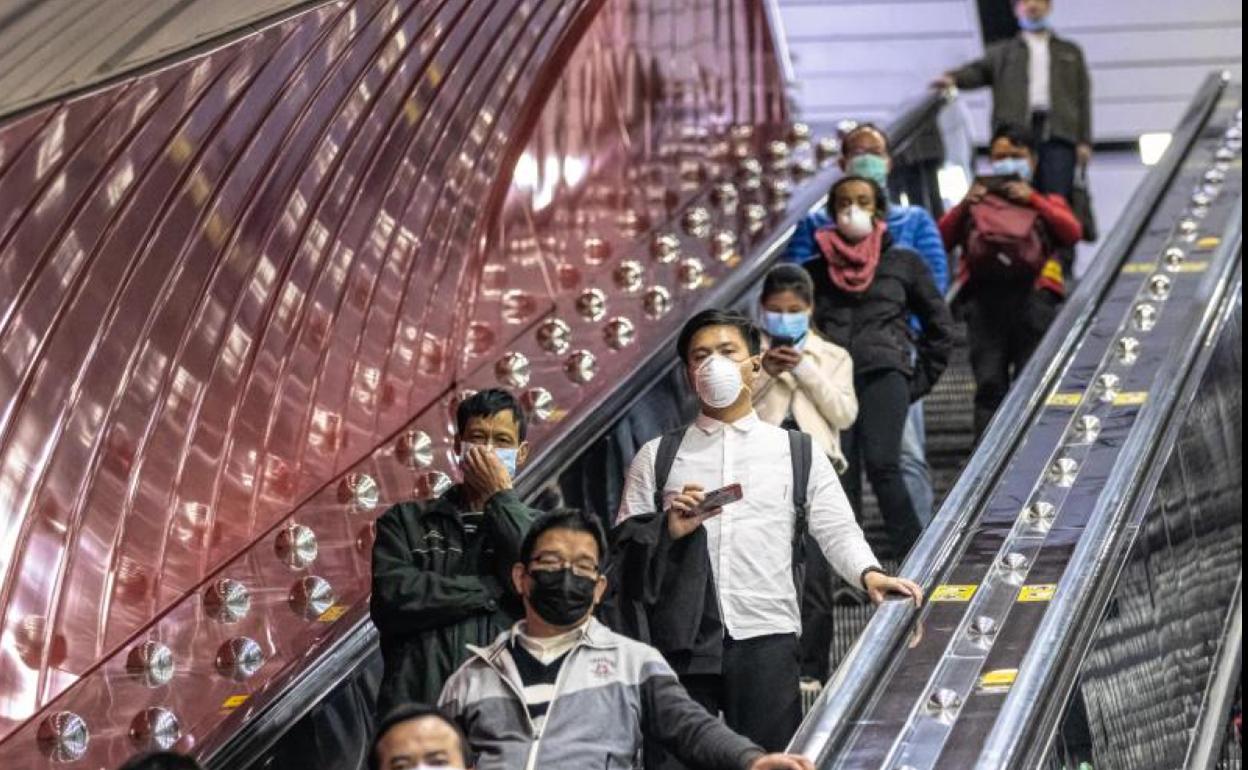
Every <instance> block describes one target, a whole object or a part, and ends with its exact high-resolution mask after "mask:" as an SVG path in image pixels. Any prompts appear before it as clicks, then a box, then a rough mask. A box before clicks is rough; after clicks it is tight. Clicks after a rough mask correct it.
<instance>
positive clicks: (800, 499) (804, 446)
mask: <svg viewBox="0 0 1248 770" xmlns="http://www.w3.org/2000/svg"><path fill="white" fill-rule="evenodd" d="M789 457H790V459H791V460H792V461H793V510H794V512H795V513H796V516H797V518H796V521H795V522H794V525H793V541H794V543H796V542H797V541H799V540H803V539H804V538H805V537H806V531H807V530H808V529H809V527H808V522H807V518H808V514H809V512H810V506H809V503H808V502H807V500H806V488H807V487H809V486H810V464H811V462H812V460H813V457H814V455H813V450H812V448H811V442H810V435H809V434H807V433H802V432H801V431H800V430H790V431H789Z"/></svg>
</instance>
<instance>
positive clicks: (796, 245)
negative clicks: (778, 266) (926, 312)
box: [781, 203, 949, 296]
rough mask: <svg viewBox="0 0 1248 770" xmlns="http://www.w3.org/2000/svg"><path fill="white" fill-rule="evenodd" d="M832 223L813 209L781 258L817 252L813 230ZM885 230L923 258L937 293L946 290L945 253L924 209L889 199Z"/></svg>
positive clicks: (807, 256)
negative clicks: (930, 272)
mask: <svg viewBox="0 0 1248 770" xmlns="http://www.w3.org/2000/svg"><path fill="white" fill-rule="evenodd" d="M830 224H832V218H831V217H829V216H828V213H827V212H826V211H816V212H815V213H813V214H811V215H809V216H807V217H806V218H805V219H803V220H802V221H801V222H800V223H799V224H798V226H797V230H795V231H794V232H793V237H792V238H791V239H789V245H788V247H787V248H786V249H785V252H784V256H783V257H781V261H783V262H797V263H799V264H800V263H802V262H805V261H807V260H809V259H813V258H814V257H817V256H819V247H818V246H817V245H816V244H815V231H816V230H818V229H819V228H820V227H826V226H827V225H830ZM888 232H889V234H890V235H892V236H893V245H895V246H901V247H904V248H907V249H911V250H912V251H916V252H918V254H919V256H920V257H922V258H923V262H924V263H925V264H926V265H927V267H928V269H929V270H931V271H932V280H933V281H935V282H936V288H937V289H939V290H940V293H941V295H942V296H943V295H944V294H945V293H947V292H948V291H949V257H948V255H946V254H945V244H944V242H943V241H942V240H941V239H940V230H939V229H937V227H936V221H935V220H934V219H932V215H931V214H929V213H927V209H924V208H921V207H919V206H902V205H901V204H899V203H893V204H891V205H889V207H888Z"/></svg>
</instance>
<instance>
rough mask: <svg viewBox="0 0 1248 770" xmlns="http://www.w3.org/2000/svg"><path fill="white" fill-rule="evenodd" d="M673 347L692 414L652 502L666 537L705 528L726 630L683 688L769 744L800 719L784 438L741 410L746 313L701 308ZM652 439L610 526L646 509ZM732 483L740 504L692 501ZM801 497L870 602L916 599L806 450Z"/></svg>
mask: <svg viewBox="0 0 1248 770" xmlns="http://www.w3.org/2000/svg"><path fill="white" fill-rule="evenodd" d="M677 345H678V348H679V352H680V357H681V360H682V361H683V362H684V364H685V367H686V374H687V376H688V377H689V381H690V382H691V383H693V385H694V388H695V390H696V391H697V393H698V399H699V402H700V403H701V414H700V415H699V416H698V418H697V420H696V421H695V422H694V424H693V425H692V426H690V428H689V429H688V430H687V431H686V433H685V435H684V438H683V440H682V442H681V444H680V449H679V451H678V452H677V453H676V457H675V460H674V461H673V463H672V468H671V471H670V473H669V474H668V477H667V482H666V484H665V487H664V489H663V490H662V500H663V503H664V509H665V511H666V515H667V529H668V535H669V536H670V537H671V538H672V539H673V540H679V539H680V538H683V537H686V536H687V535H689V534H691V533H692V532H694V531H695V530H697V529H698V528H699V527H705V528H706V536H707V550H708V555H709V557H710V563H711V572H712V575H713V578H714V582H715V588H716V592H717V595H718V599H719V603H720V609H721V615H722V620H723V625H724V629H725V639H724V653H723V658H722V666H721V671H720V673H719V674H718V675H691V676H687V677H686V678H685V679H686V680H687V681H685V685H686V687H687V688H688V690H689V692H690V695H692V696H693V697H694V698H695V699H696V700H697V701H698V702H699V703H701V704H702V705H704V706H706V707H707V708H708V709H709V710H710V711H711V712H712V713H715V712H719V711H722V712H723V713H724V717H725V719H726V721H727V723H728V726H729V727H731V728H732V729H733V730H736V731H737V732H739V733H741V734H743V735H745V736H746V737H748V738H750V739H752V740H754V741H755V742H757V743H758V744H759V745H760V746H762V747H763V748H764V749H767V750H768V751H779V750H781V749H782V748H783V747H784V746H785V744H786V743H787V742H788V740H789V738H791V737H792V734H793V732H794V731H795V730H796V729H797V725H798V723H799V722H800V721H801V701H800V694H799V685H798V679H799V660H798V635H799V634H800V633H801V614H800V611H799V604H798V596H797V590H796V588H795V586H794V578H793V571H792V566H793V564H792V559H793V550H792V545H793V532H794V526H795V516H796V511H795V508H794V503H793V490H792V483H793V470H792V462H791V460H790V443H789V435H788V432H787V431H786V430H784V429H782V428H779V427H777V426H773V425H768V424H766V423H764V422H763V421H762V420H760V419H759V418H758V415H756V414H755V413H754V409H753V407H752V406H751V401H750V387H751V385H752V383H753V382H754V379H755V377H756V376H757V374H758V372H759V370H760V368H761V347H762V341H761V337H760V334H759V331H758V329H757V328H755V327H754V325H753V324H752V323H751V322H750V320H749V319H748V318H746V317H745V316H743V315H741V314H740V313H735V312H731V311H723V310H707V311H703V312H702V313H699V314H698V315H696V316H694V317H693V318H692V319H690V321H689V322H688V323H687V324H685V327H684V329H683V330H682V331H681V333H680V337H679V340H678V342H677ZM658 446H659V439H655V440H653V441H651V442H649V443H648V444H646V445H645V446H643V447H642V448H641V451H640V452H638V454H637V456H636V457H635V458H634V459H633V463H632V466H631V467H630V468H629V473H628V480H627V482H626V485H625V490H624V502H623V504H622V506H621V508H620V512H619V517H618V520H619V521H623V520H624V519H627V518H628V517H630V516H634V515H637V514H640V513H647V512H650V511H652V510H653V509H654V499H655V498H654V493H655V491H656V490H655V489H654V487H655V470H654V466H655V457H656V453H657V451H658ZM731 484H740V485H741V487H742V491H743V493H744V494H743V496H742V499H741V500H739V501H738V502H733V503H729V504H727V505H725V506H723V507H722V508H712V509H709V510H704V509H702V508H701V507H700V506H701V503H702V501H703V500H704V499H705V498H706V493H707V492H708V491H710V490H714V489H718V488H721V487H725V486H728V485H731ZM806 499H807V500H808V501H809V512H808V522H809V524H808V526H809V531H810V533H811V535H812V536H813V537H814V540H815V542H817V543H818V544H819V548H820V550H821V551H822V552H823V554H824V556H826V557H827V559H828V562H829V563H830V564H831V565H832V567H833V569H835V570H836V571H837V573H838V574H840V575H841V576H842V577H843V578H844V579H845V580H846V581H848V582H849V583H850V584H852V585H858V586H861V587H862V588H863V589H864V590H866V591H867V593H868V595H869V596H870V597H871V600H872V601H874V602H876V603H879V602H881V601H883V600H884V597H885V595H886V594H888V593H900V594H904V595H907V596H909V597H911V598H912V599H913V601H914V602H915V604H916V605H918V604H919V603H921V602H922V589H920V588H919V586H918V585H916V584H915V583H913V582H911V581H909V580H905V579H902V578H895V577H891V576H889V575H887V574H885V573H884V572H883V570H881V569H880V567H879V563H878V562H877V561H876V559H875V556H874V555H873V554H872V552H871V548H870V546H869V545H868V544H867V542H866V539H865V538H864V537H863V535H862V530H861V529H860V528H859V526H858V524H857V522H856V521H855V519H854V514H853V511H852V509H851V508H850V505H849V501H848V500H847V499H846V497H845V493H844V491H843V490H842V489H841V485H840V481H839V480H838V479H837V477H836V473H835V471H833V469H832V465H831V463H830V462H829V461H828V459H827V457H825V456H824V455H823V454H822V453H821V452H814V453H813V458H812V463H811V468H810V474H809V482H808V484H807V495H806ZM698 621H699V619H698V618H691V619H690V622H691V623H697V622H698Z"/></svg>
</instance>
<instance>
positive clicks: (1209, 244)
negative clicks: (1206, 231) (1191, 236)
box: [1196, 235, 1222, 251]
mask: <svg viewBox="0 0 1248 770" xmlns="http://www.w3.org/2000/svg"><path fill="white" fill-rule="evenodd" d="M1221 242H1222V239H1221V238H1219V237H1218V236H1216V235H1206V236H1205V237H1204V238H1201V239H1200V240H1198V241H1196V250H1197V251H1213V250H1214V249H1216V248H1217V247H1218V244H1219V243H1221Z"/></svg>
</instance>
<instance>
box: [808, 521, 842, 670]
mask: <svg viewBox="0 0 1248 770" xmlns="http://www.w3.org/2000/svg"><path fill="white" fill-rule="evenodd" d="M835 603H836V597H835V596H834V595H833V591H832V566H831V565H830V564H828V560H827V559H825V558H824V557H823V551H821V550H819V544H818V543H816V542H815V539H814V538H813V537H811V536H810V535H807V536H806V580H805V584H804V587H803V590H802V639H801V649H802V676H804V677H810V678H811V679H817V680H819V681H820V682H826V681H828V677H829V676H830V675H831V672H830V671H829V670H828V652H829V651H830V650H831V649H832V632H833V630H834V629H833V625H832V607H833V605H834V604H835Z"/></svg>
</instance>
